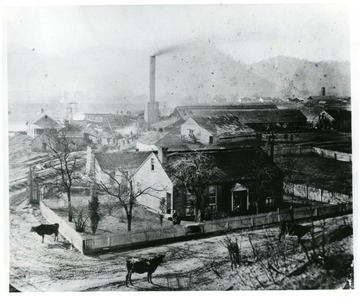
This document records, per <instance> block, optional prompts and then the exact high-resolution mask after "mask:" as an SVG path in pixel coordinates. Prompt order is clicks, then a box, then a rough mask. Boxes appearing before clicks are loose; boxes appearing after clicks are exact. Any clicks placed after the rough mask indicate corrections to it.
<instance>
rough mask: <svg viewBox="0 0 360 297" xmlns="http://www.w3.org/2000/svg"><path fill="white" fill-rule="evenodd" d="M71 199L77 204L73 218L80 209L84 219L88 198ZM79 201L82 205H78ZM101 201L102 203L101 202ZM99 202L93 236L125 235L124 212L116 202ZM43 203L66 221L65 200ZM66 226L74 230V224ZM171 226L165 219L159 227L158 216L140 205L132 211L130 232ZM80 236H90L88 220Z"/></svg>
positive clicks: (100, 198) (52, 200)
mask: <svg viewBox="0 0 360 297" xmlns="http://www.w3.org/2000/svg"><path fill="white" fill-rule="evenodd" d="M102 198H105V199H102ZM72 199H73V201H76V202H77V203H76V205H77V206H75V207H74V218H77V217H78V215H79V211H80V210H81V209H82V210H83V216H84V218H86V217H88V208H87V205H88V204H87V201H88V197H81V196H74V197H73V198H72ZM81 200H82V201H83V203H79V201H81ZM102 200H103V201H104V202H102ZM99 201H100V209H99V213H100V216H101V221H100V223H99V225H98V229H97V231H96V234H95V235H109V234H121V233H126V232H127V218H126V213H125V210H124V209H123V208H122V207H120V206H119V205H118V203H117V202H116V201H111V202H109V201H108V200H107V199H106V197H99ZM105 201H106V202H105ZM45 203H46V205H48V206H49V207H50V208H51V209H52V210H53V211H54V212H55V213H56V214H57V215H58V216H59V217H61V218H62V219H63V220H64V221H66V222H67V221H68V210H67V204H66V202H65V198H62V201H59V200H56V199H51V200H45ZM68 224H69V225H70V226H71V227H73V228H74V229H75V224H74V222H72V223H69V222H68ZM171 226H172V222H171V221H169V220H166V219H164V220H163V224H162V226H161V224H160V218H159V215H158V214H156V213H153V212H151V211H149V210H147V209H146V208H145V207H144V206H142V205H137V206H136V207H135V208H134V209H133V219H132V224H131V230H132V231H140V230H150V229H160V228H169V227H171ZM82 235H86V236H92V231H91V227H90V220H88V221H87V224H86V227H85V232H84V233H82Z"/></svg>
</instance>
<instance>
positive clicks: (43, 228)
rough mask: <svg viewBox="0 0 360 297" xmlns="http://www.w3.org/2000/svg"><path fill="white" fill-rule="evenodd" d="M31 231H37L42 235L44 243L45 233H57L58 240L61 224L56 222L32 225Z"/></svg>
mask: <svg viewBox="0 0 360 297" xmlns="http://www.w3.org/2000/svg"><path fill="white" fill-rule="evenodd" d="M30 232H36V233H37V234H39V235H40V236H41V237H42V243H44V237H45V235H51V234H55V236H54V241H55V240H58V234H59V224H58V223H55V224H52V225H44V224H41V225H39V226H36V227H31V229H30Z"/></svg>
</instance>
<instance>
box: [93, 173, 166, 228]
mask: <svg viewBox="0 0 360 297" xmlns="http://www.w3.org/2000/svg"><path fill="white" fill-rule="evenodd" d="M102 172H103V173H104V174H105V175H106V176H108V177H109V182H105V181H102V180H97V179H96V178H94V177H93V180H94V182H95V184H96V185H97V186H98V188H99V190H101V191H102V192H104V193H106V194H108V195H110V196H112V197H116V198H117V199H118V202H119V205H120V206H121V207H122V208H123V209H124V210H125V213H126V219H127V227H128V228H127V229H128V231H131V223H132V219H133V210H134V207H135V206H136V205H137V199H138V198H139V197H140V196H141V195H149V196H154V197H155V193H156V192H160V191H163V190H164V188H160V187H159V188H155V187H154V186H148V187H145V188H144V189H139V188H138V187H135V182H134V172H133V170H126V169H121V168H118V170H117V172H118V173H119V175H117V176H116V175H115V174H114V173H113V172H109V171H106V170H104V169H102Z"/></svg>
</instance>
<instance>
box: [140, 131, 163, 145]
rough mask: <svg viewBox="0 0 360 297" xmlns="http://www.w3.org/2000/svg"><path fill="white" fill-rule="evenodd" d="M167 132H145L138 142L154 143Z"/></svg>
mask: <svg viewBox="0 0 360 297" xmlns="http://www.w3.org/2000/svg"><path fill="white" fill-rule="evenodd" d="M168 133H169V132H158V131H150V132H147V133H146V134H144V135H142V136H141V137H140V138H139V139H138V142H141V143H143V144H156V143H157V142H158V141H159V140H160V139H162V138H163V137H165V136H166V135H167V134H168Z"/></svg>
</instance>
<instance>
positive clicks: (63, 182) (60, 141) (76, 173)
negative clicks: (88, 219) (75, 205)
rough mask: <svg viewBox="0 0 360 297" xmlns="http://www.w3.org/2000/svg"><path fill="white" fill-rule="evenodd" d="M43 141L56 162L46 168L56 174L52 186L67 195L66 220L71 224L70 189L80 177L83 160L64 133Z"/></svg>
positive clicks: (45, 138)
mask: <svg viewBox="0 0 360 297" xmlns="http://www.w3.org/2000/svg"><path fill="white" fill-rule="evenodd" d="M43 139H44V143H45V144H46V147H47V148H48V149H49V151H50V154H51V156H52V157H53V158H54V159H55V160H56V161H54V162H49V163H48V167H49V168H51V169H52V170H54V171H55V172H56V173H57V176H58V178H57V179H56V181H55V182H54V185H55V186H56V187H57V188H58V189H60V190H62V191H64V192H65V193H66V195H67V200H68V219H69V222H72V220H73V214H72V206H71V189H72V187H73V185H74V182H76V181H78V180H80V179H81V177H82V174H81V169H82V167H83V162H82V161H83V159H82V158H81V156H79V155H78V154H77V153H75V152H76V150H77V148H76V144H75V143H74V142H73V141H72V140H71V139H69V138H67V137H66V134H65V133H64V132H61V131H60V132H58V133H51V134H46V135H44V138H43Z"/></svg>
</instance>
